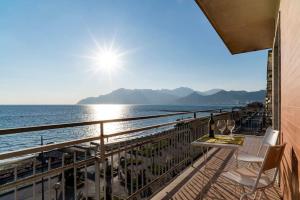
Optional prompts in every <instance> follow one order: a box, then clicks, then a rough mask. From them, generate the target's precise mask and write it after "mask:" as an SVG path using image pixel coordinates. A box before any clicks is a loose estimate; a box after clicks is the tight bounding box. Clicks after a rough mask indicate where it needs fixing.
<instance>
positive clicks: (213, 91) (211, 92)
mask: <svg viewBox="0 0 300 200" xmlns="http://www.w3.org/2000/svg"><path fill="white" fill-rule="evenodd" d="M220 91H222V89H211V90H207V91H204V92H200V91H199V92H198V94H200V95H202V96H207V95H212V94H216V93H218V92H220Z"/></svg>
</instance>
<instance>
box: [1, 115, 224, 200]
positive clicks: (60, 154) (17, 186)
mask: <svg viewBox="0 0 300 200" xmlns="http://www.w3.org/2000/svg"><path fill="white" fill-rule="evenodd" d="M218 111H220V110H218ZM198 112H216V111H214V110H206V111H194V112H176V113H171V114H163V115H152V116H143V117H132V118H123V119H111V120H101V121H89V122H79V123H68V124H55V125H45V126H36V127H25V128H15V129H5V130H0V135H9V134H15V133H27V132H35V131H42V130H51V129H62V128H70V127H82V126H89V125H95V124H99V125H100V126H99V135H97V136H93V137H88V138H82V139H78V140H71V141H67V142H62V143H54V144H47V145H44V146H38V147H32V148H27V149H22V150H16V151H11V152H4V153H0V161H1V160H4V159H12V158H14V157H21V158H22V157H23V156H27V157H26V159H25V158H24V160H22V161H20V160H19V161H18V162H11V163H10V164H6V165H3V166H1V165H0V200H1V199H2V198H3V199H15V200H16V199H49V200H52V199H62V200H65V199H76V200H77V199H96V200H100V199H144V198H145V199H146V198H149V197H150V196H151V195H153V194H154V193H155V192H157V191H158V190H159V188H161V187H162V186H163V185H164V184H165V183H167V182H168V181H170V180H171V179H172V178H174V177H175V176H176V175H177V174H178V173H179V172H180V171H182V170H183V169H184V168H186V167H187V166H188V165H189V164H190V163H191V162H192V160H193V159H196V158H197V157H199V156H200V155H201V152H202V151H200V150H196V149H193V150H192V149H191V146H190V145H189V144H190V143H191V142H192V141H194V140H196V139H197V138H199V137H200V136H202V135H203V134H205V133H207V122H208V118H207V117H202V118H196V115H197V113H198ZM183 115H189V116H191V117H190V118H187V119H182V120H180V121H172V122H167V123H162V124H155V125H151V126H145V127H141V128H135V129H132V130H127V131H122V132H117V133H112V134H105V133H104V126H105V124H107V123H114V122H124V121H135V120H147V119H153V118H165V117H171V116H183ZM228 116H229V115H228V113H219V114H218V115H216V116H215V118H216V120H217V119H219V118H227V117H228ZM162 127H164V129H163V130H161V129H160V130H159V131H158V132H157V133H155V134H150V135H146V136H143V137H135V138H132V139H128V140H124V141H119V142H112V143H108V140H109V139H111V138H116V137H119V136H124V137H129V136H130V135H131V134H133V133H139V132H142V131H148V130H156V129H158V128H162ZM95 141H98V142H95ZM81 144H88V147H86V146H82V145H81ZM28 155H29V156H28ZM8 163H9V162H8ZM42 186H43V188H42Z"/></svg>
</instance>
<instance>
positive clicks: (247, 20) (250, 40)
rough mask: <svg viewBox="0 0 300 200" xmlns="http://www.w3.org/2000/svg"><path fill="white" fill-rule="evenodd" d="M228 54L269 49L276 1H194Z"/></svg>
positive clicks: (275, 12)
mask: <svg viewBox="0 0 300 200" xmlns="http://www.w3.org/2000/svg"><path fill="white" fill-rule="evenodd" d="M195 1H196V2H197V4H198V5H199V7H200V8H201V10H202V11H203V13H204V14H205V15H206V17H207V18H208V20H209V21H210V23H211V24H212V26H213V27H214V29H215V30H216V31H217V33H218V34H219V36H220V37H221V39H222V40H223V41H224V43H225V45H226V46H227V48H228V49H229V51H230V52H231V53H232V54H236V53H243V52H249V51H256V50H261V49H267V48H272V44H273V38H274V34H275V21H276V20H275V19H276V17H277V10H278V5H279V0H195Z"/></svg>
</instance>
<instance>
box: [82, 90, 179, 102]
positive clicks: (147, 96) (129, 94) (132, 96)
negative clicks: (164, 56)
mask: <svg viewBox="0 0 300 200" xmlns="http://www.w3.org/2000/svg"><path fill="white" fill-rule="evenodd" d="M177 98H178V96H175V95H172V94H168V93H165V92H163V91H162V90H151V89H134V90H130V89H124V88H120V89H118V90H115V91H113V92H111V93H109V94H106V95H100V96H98V97H89V98H86V99H83V100H81V101H79V102H78V103H79V104H167V103H170V102H172V101H174V100H175V99H177Z"/></svg>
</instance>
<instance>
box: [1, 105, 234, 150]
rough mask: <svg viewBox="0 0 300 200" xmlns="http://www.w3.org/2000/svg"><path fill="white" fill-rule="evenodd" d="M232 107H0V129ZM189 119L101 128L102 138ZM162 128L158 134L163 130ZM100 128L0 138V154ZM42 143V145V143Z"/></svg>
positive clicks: (123, 124)
mask: <svg viewBox="0 0 300 200" xmlns="http://www.w3.org/2000/svg"><path fill="white" fill-rule="evenodd" d="M230 107H231V106H230V105H227V106H224V105H222V106H182V105H178V106H176V105H120V104H118V105H116V104H109V105H108V104H101V105H0V129H9V128H20V127H30V126H39V125H49V124H61V123H71V122H85V121H95V120H104V119H116V118H125V117H138V116H147V115H158V114H167V113H172V112H176V111H195V110H209V109H220V108H227V109H229V108H230ZM207 115H209V113H207V112H203V113H198V114H197V117H201V116H207ZM189 117H192V115H191V114H188V115H182V116H172V117H167V118H156V119H148V120H138V121H129V122H118V123H108V124H105V125H104V134H111V133H116V132H118V131H125V130H130V129H134V128H139V127H143V126H150V125H154V124H160V123H165V122H171V121H175V120H177V119H184V118H189ZM163 129H164V128H162V129H161V130H163ZM159 131H160V129H155V130H151V131H144V132H138V133H134V134H130V135H126V136H120V137H118V138H115V140H125V139H130V138H133V137H141V136H144V135H147V134H154V133H155V132H159ZM99 132H100V125H90V126H83V127H75V128H64V129H55V130H47V131H36V132H28V133H18V134H11V135H1V136H0V153H3V152H7V151H14V150H20V149H24V148H28V147H34V146H39V145H41V143H43V144H49V143H57V142H64V141H69V140H75V139H79V138H84V137H90V136H96V135H99ZM41 140H42V141H41Z"/></svg>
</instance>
